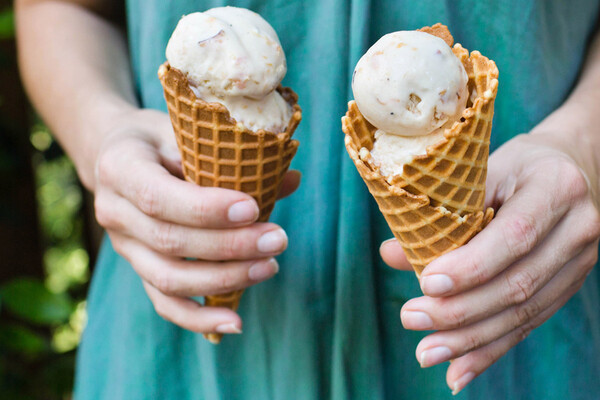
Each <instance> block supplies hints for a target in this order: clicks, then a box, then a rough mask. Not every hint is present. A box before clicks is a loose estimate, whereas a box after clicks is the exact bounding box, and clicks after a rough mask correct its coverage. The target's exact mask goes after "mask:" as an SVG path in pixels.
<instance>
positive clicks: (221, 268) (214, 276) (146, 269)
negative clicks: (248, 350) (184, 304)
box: [109, 232, 279, 297]
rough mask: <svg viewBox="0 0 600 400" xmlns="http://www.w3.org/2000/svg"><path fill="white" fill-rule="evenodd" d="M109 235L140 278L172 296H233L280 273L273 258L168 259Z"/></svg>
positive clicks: (129, 239)
mask: <svg viewBox="0 0 600 400" xmlns="http://www.w3.org/2000/svg"><path fill="white" fill-rule="evenodd" d="M109 234H110V236H111V240H112V243H113V246H114V247H115V250H116V251H117V252H118V253H119V254H122V255H123V256H124V257H125V258H126V259H127V261H129V263H130V264H131V265H132V267H133V269H134V270H135V271H136V272H137V274H138V275H140V276H141V277H142V278H143V279H144V280H145V281H146V282H148V283H150V284H151V285H152V286H154V287H155V288H156V289H157V290H159V291H160V292H162V293H164V294H166V295H169V296H180V297H191V296H207V295H215V294H223V293H230V292H233V291H235V290H239V289H244V288H247V287H248V286H251V285H255V284H257V283H259V282H262V281H264V280H267V279H269V278H271V277H272V276H274V275H275V274H276V273H277V272H278V271H279V267H278V265H277V262H276V261H275V260H274V259H272V258H263V259H258V260H251V261H232V262H222V263H216V262H207V261H196V260H184V259H178V258H169V257H165V256H163V255H161V254H159V253H157V252H155V251H152V250H151V249H149V248H147V247H146V246H144V245H142V244H140V243H139V242H137V241H136V240H133V239H131V238H128V237H126V236H123V235H120V234H119V233H115V232H109Z"/></svg>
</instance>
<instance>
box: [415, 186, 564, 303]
mask: <svg viewBox="0 0 600 400" xmlns="http://www.w3.org/2000/svg"><path fill="white" fill-rule="evenodd" d="M547 185H548V182H545V181H541V180H532V181H531V182H527V183H526V184H523V186H522V187H521V188H520V189H519V190H517V192H516V193H515V194H514V195H513V196H512V197H510V198H509V199H508V200H507V201H506V202H505V203H504V204H503V206H502V207H501V208H500V210H499V211H498V214H497V215H496V217H495V218H494V219H493V220H492V221H491V222H490V223H489V225H488V226H487V227H486V228H485V229H483V231H481V232H480V233H478V234H477V235H476V236H475V237H474V238H473V239H471V240H470V241H469V242H468V243H467V244H465V245H464V246H462V247H459V248H458V249H456V250H454V251H451V252H449V253H447V254H445V255H443V256H441V257H439V258H438V259H436V260H434V261H433V262H431V263H430V264H429V265H428V266H427V267H425V270H424V271H423V273H422V274H421V281H420V282H421V289H422V290H423V293H425V294H426V295H428V296H447V295H450V294H454V293H459V292H462V291H465V290H467V289H470V288H472V287H475V286H478V285H481V284H483V283H485V282H488V281H490V280H491V279H492V278H494V277H495V276H496V275H498V274H499V273H500V272H502V271H503V270H505V269H506V268H507V267H508V266H509V265H511V264H512V263H514V262H515V261H517V260H518V259H520V258H521V257H523V256H524V255H526V254H528V253H529V252H530V251H531V250H532V249H533V248H534V247H535V246H536V245H537V244H538V243H540V242H541V241H542V240H543V239H544V238H545V236H546V235H547V234H548V233H549V232H550V230H551V229H552V227H553V226H554V225H555V224H556V223H557V222H558V221H559V220H560V219H561V218H562V217H563V216H564V215H565V213H566V212H567V211H568V209H569V207H570V204H569V203H568V202H565V201H562V197H563V196H558V195H557V196H548V190H547Z"/></svg>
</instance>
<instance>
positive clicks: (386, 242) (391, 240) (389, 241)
mask: <svg viewBox="0 0 600 400" xmlns="http://www.w3.org/2000/svg"><path fill="white" fill-rule="evenodd" d="M395 241H396V238H391V239H387V240H384V241H383V242H382V243H381V245H382V246H383V245H384V244H388V243H392V242H395Z"/></svg>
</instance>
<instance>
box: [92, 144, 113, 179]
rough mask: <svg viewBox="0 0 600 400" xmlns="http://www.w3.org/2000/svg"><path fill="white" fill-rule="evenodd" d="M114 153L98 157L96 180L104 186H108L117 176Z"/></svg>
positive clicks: (106, 153)
mask: <svg viewBox="0 0 600 400" xmlns="http://www.w3.org/2000/svg"><path fill="white" fill-rule="evenodd" d="M111 154H112V153H110V152H104V153H102V154H101V155H100V156H99V157H98V161H97V163H96V179H97V180H98V182H100V183H102V184H107V183H108V182H110V181H111V179H112V177H113V176H114V175H115V169H116V166H115V160H114V159H113V158H114V157H112V156H111Z"/></svg>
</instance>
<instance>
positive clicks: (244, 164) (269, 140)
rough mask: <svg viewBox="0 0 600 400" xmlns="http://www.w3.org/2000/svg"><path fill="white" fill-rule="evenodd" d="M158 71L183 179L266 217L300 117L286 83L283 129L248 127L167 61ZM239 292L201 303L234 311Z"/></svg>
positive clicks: (217, 339) (295, 145)
mask: <svg viewBox="0 0 600 400" xmlns="http://www.w3.org/2000/svg"><path fill="white" fill-rule="evenodd" d="M158 76H159V78H160V81H161V83H162V86H163V89H164V94H165V99H166V101H167V106H168V109H169V115H170V117H171V122H172V125H173V130H174V131H175V135H176V138H177V145H178V147H179V150H180V153H181V163H182V168H183V175H184V177H185V179H186V180H187V181H188V182H191V183H194V184H197V185H200V186H212V187H220V188H225V189H233V190H239V191H242V192H244V193H247V194H249V195H250V196H252V197H253V198H254V199H255V200H256V202H257V204H258V207H259V210H260V214H259V218H258V221H260V222H265V221H267V220H268V219H269V215H270V214H271V211H272V210H273V207H274V206H275V200H276V199H277V195H278V193H279V189H280V186H281V182H282V179H283V177H284V175H285V173H286V172H287V170H288V168H289V166H290V163H291V161H292V158H293V157H294V155H295V154H296V150H297V148H298V141H297V140H292V135H293V133H294V131H295V130H296V127H297V126H298V124H299V123H300V120H301V119H302V111H301V109H300V106H299V105H298V104H297V100H298V97H297V95H296V94H295V93H294V92H293V91H292V90H291V89H288V88H281V87H280V88H279V89H278V90H279V92H280V94H281V95H282V96H283V97H284V99H285V100H286V101H287V102H288V103H289V104H290V105H291V106H292V107H293V115H292V117H291V119H290V121H289V123H288V126H287V128H286V130H285V132H281V133H272V132H267V131H265V130H259V131H257V132H253V131H250V130H248V129H246V128H244V127H243V126H241V125H239V124H238V123H237V122H236V121H235V119H233V118H232V117H231V116H230V114H229V111H228V110H227V108H226V107H225V106H223V105H222V104H218V103H207V102H205V101H203V100H201V99H199V98H197V97H196V96H195V95H194V93H193V92H192V90H191V89H190V85H189V82H188V79H187V78H186V77H185V75H184V74H183V73H182V72H180V71H178V70H177V69H174V68H171V67H170V66H169V64H168V63H165V64H163V65H162V66H161V67H160V69H159V71H158ZM243 292H244V291H243V290H238V291H235V292H232V293H227V294H223V295H215V296H206V297H205V303H204V305H205V306H209V307H210V306H213V307H227V308H230V309H232V310H234V311H236V310H237V308H238V305H239V302H240V298H241V296H242V294H243ZM205 337H206V338H207V339H208V340H209V341H210V342H212V343H215V344H217V343H219V342H220V340H221V338H222V335H221V334H214V333H211V334H206V335H205Z"/></svg>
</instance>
